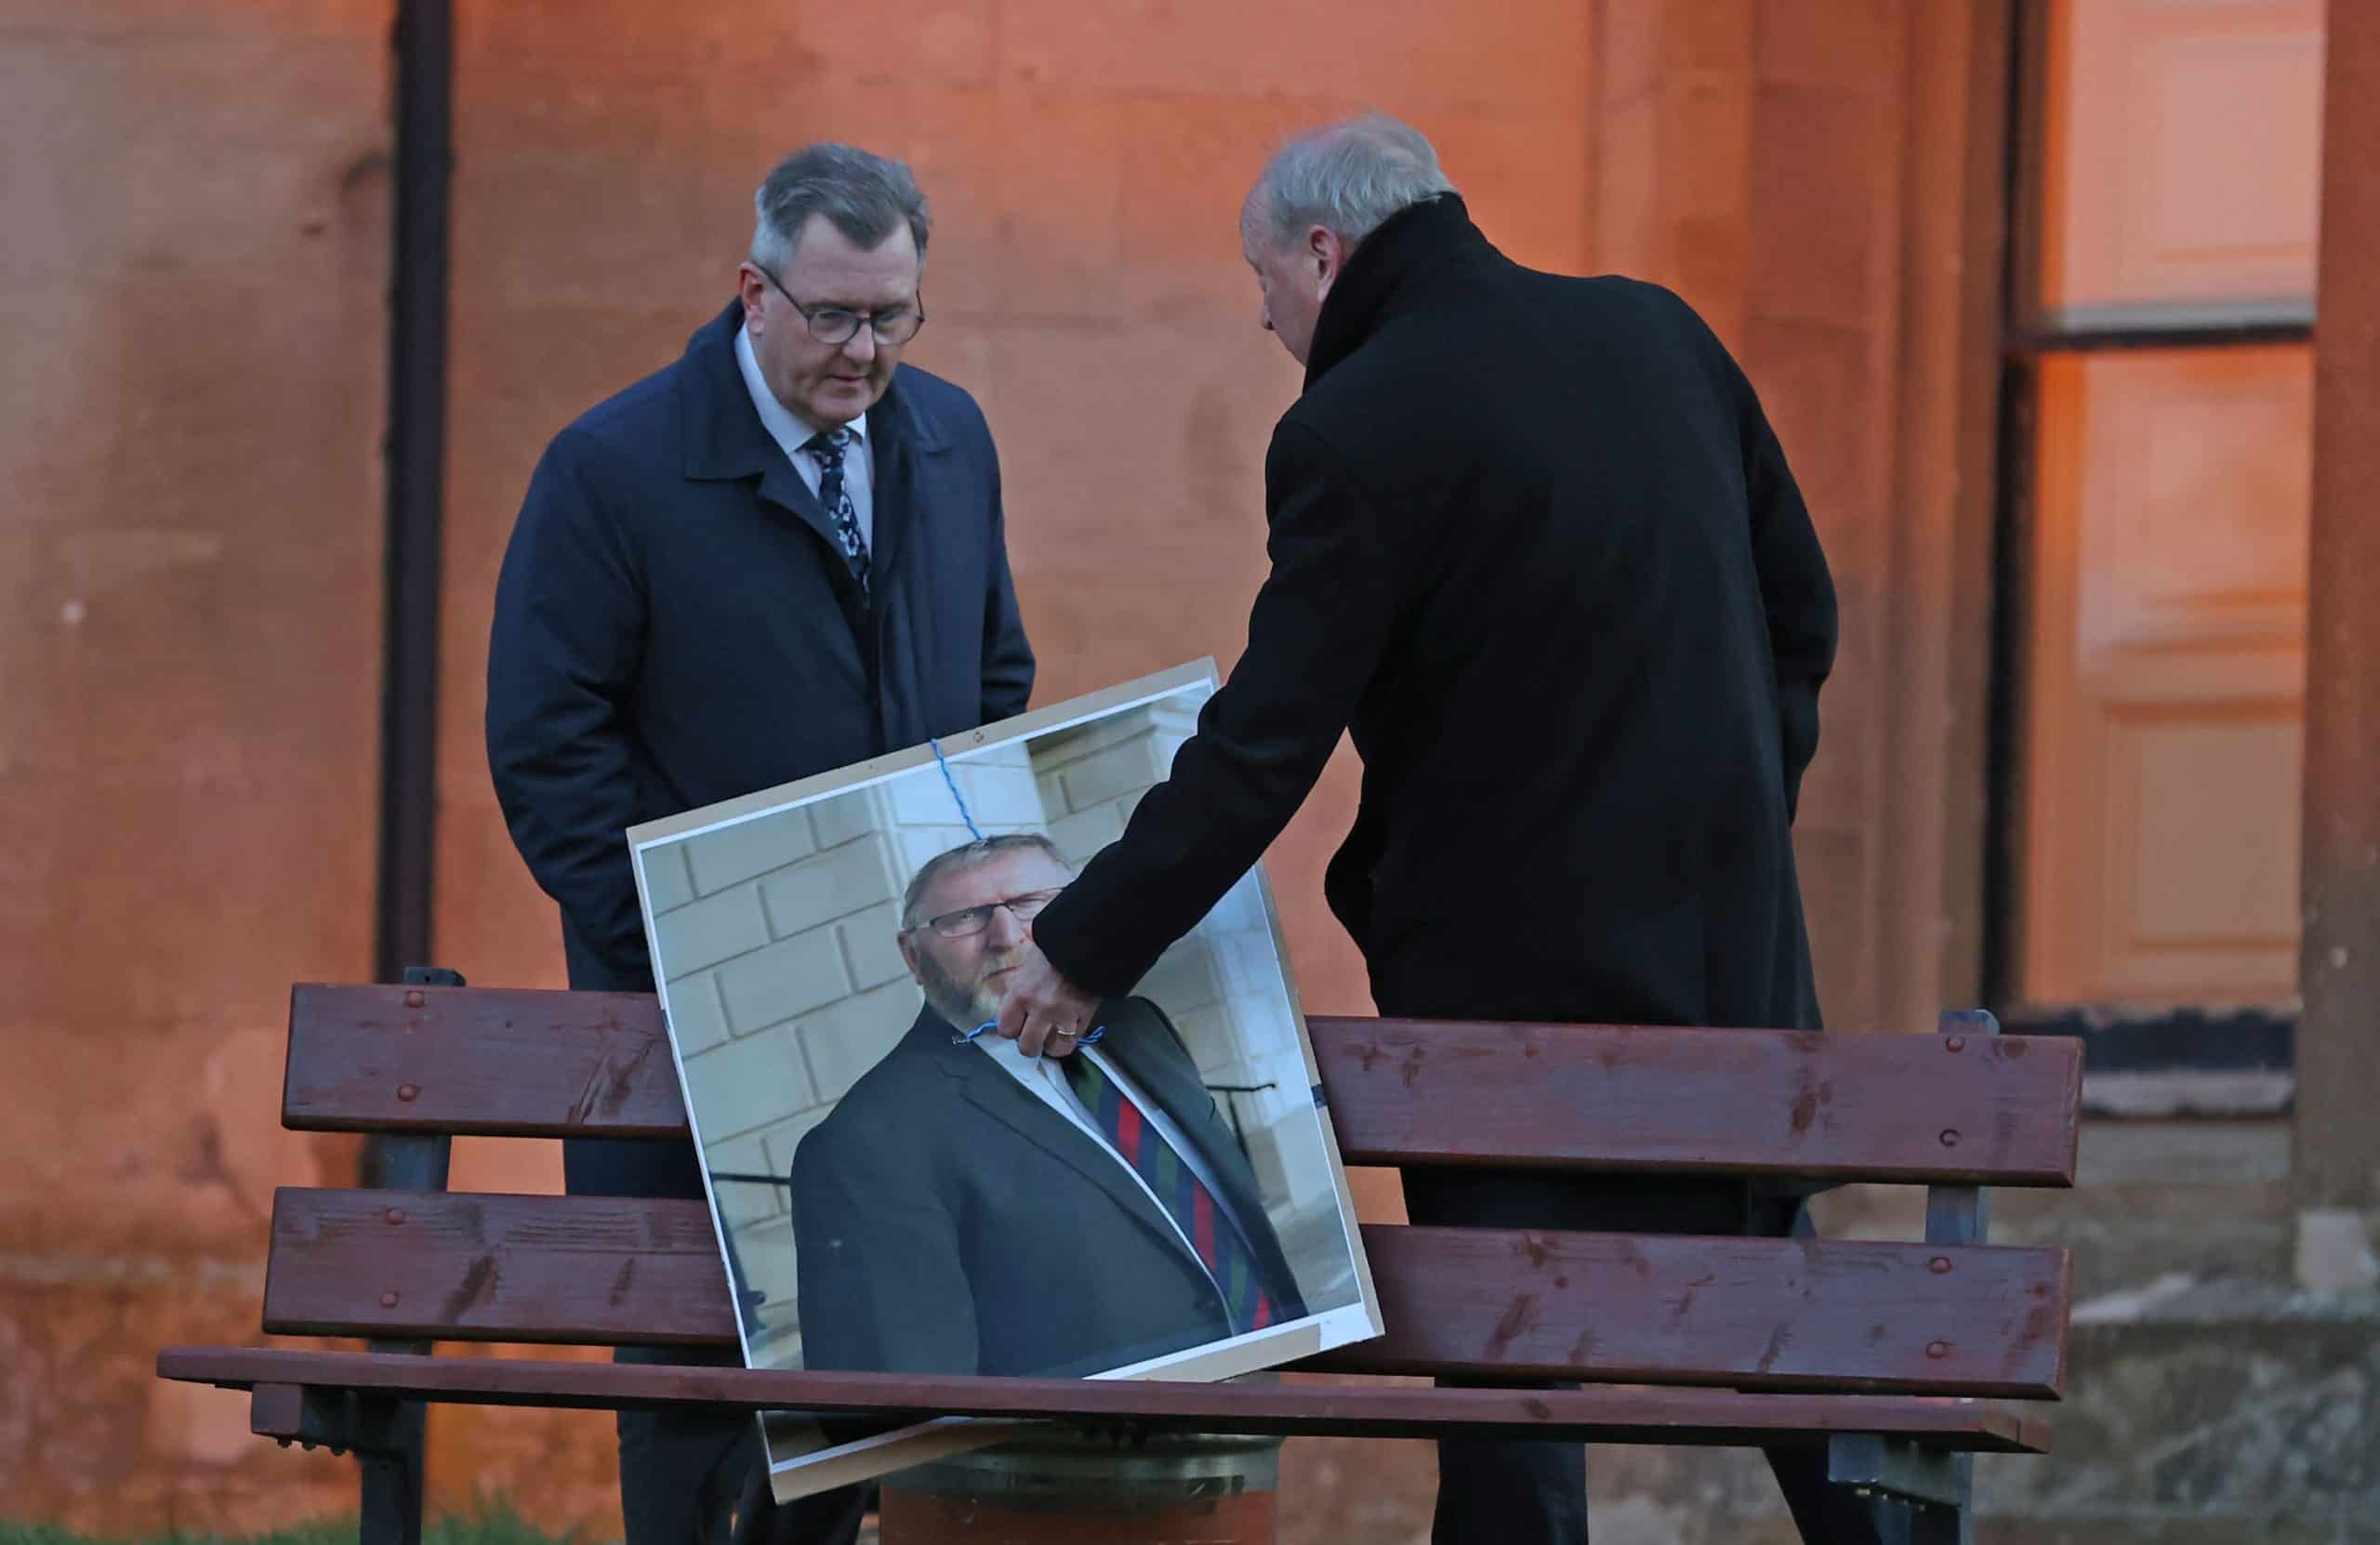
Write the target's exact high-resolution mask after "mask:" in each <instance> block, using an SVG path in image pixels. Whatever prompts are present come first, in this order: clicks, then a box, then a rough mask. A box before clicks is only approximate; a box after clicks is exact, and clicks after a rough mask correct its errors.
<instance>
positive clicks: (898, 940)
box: [893, 931, 925, 982]
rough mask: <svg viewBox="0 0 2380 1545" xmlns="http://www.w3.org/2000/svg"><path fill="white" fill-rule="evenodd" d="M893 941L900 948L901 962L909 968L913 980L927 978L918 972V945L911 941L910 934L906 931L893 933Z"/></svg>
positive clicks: (920, 980) (921, 980)
mask: <svg viewBox="0 0 2380 1545" xmlns="http://www.w3.org/2000/svg"><path fill="white" fill-rule="evenodd" d="M893 944H895V945H896V946H897V947H898V948H899V949H900V951H901V964H903V965H905V966H906V967H908V968H909V975H910V977H911V978H912V979H913V980H916V981H919V982H923V981H924V980H925V978H924V977H922V976H919V974H918V946H917V945H916V944H912V943H910V942H909V935H908V934H907V932H906V931H904V932H900V933H895V934H894V935H893Z"/></svg>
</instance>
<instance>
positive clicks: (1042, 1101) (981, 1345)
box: [793, 834, 1305, 1378]
mask: <svg viewBox="0 0 2380 1545" xmlns="http://www.w3.org/2000/svg"><path fill="white" fill-rule="evenodd" d="M1070 878H1072V873H1071V871H1070V870H1069V869H1068V868H1067V867H1066V865H1065V862H1064V859H1062V858H1061V857H1060V856H1059V855H1058V852H1057V850H1056V849H1055V848H1054V847H1052V846H1051V844H1050V842H1049V841H1048V839H1045V838H1041V837H1038V836H1033V835H1029V834H1028V835H1018V836H1008V837H993V838H989V839H985V840H982V841H979V842H972V843H968V844H966V845H964V846H962V847H959V848H955V849H952V850H951V851H950V852H945V853H942V854H939V855H937V856H936V857H934V858H933V859H932V860H930V861H929V862H928V863H927V864H926V865H924V866H923V867H922V868H920V869H919V871H918V875H917V878H916V879H915V880H913V881H912V882H911V884H910V887H909V892H908V896H907V898H906V901H905V904H904V906H903V914H902V919H901V931H900V934H899V936H898V944H899V946H900V950H901V954H902V957H903V958H904V959H906V961H907V962H908V965H909V971H910V973H911V974H912V975H913V976H914V977H915V978H916V979H917V982H918V984H919V987H920V988H921V989H922V990H923V992H924V994H925V999H926V1002H925V1007H924V1008H923V1009H922V1010H920V1011H919V1015H918V1019H917V1023H915V1024H914V1025H912V1026H911V1027H910V1029H909V1031H908V1033H907V1034H906V1036H904V1037H902V1039H901V1040H900V1042H899V1043H898V1044H897V1045H896V1046H895V1047H894V1048H893V1050H892V1051H891V1052H890V1053H889V1054H888V1055H887V1056H885V1057H884V1059H883V1060H882V1061H880V1062H879V1063H877V1064H876V1065H875V1066H873V1067H871V1068H869V1069H868V1070H867V1072H866V1073H865V1074H863V1075H861V1076H860V1078H859V1081H858V1082H857V1083H855V1084H853V1086H852V1089H851V1090H850V1091H849V1092H848V1093H846V1094H845V1095H844V1096H843V1097H842V1099H841V1100H840V1101H839V1102H838V1103H836V1106H835V1109H834V1112H833V1114H831V1115H829V1116H827V1117H826V1120H825V1121H823V1122H821V1123H820V1124H819V1125H818V1126H817V1127H815V1128H813V1129H811V1130H810V1131H809V1132H808V1133H807V1134H805V1135H804V1136H803V1138H802V1140H801V1142H800V1145H799V1146H798V1147H797V1148H796V1149H795V1150H794V1155H793V1232H794V1263H795V1270H796V1273H797V1274H798V1279H799V1300H798V1302H799V1307H800V1319H801V1338H802V1364H803V1366H804V1367H812V1368H858V1369H867V1370H874V1371H882V1372H901V1373H1005V1374H1038V1375H1043V1376H1048V1377H1053V1378H1064V1377H1080V1376H1084V1375H1089V1374H1093V1373H1099V1372H1103V1371H1105V1370H1109V1369H1114V1368H1118V1367H1125V1366H1127V1365H1129V1364H1133V1363H1139V1362H1142V1361H1144V1360H1146V1359H1149V1358H1153V1357H1158V1356H1163V1355H1165V1354H1170V1353H1176V1352H1182V1351H1185V1350H1188V1349H1191V1348H1196V1347H1201V1346H1205V1345H1209V1344H1210V1343H1212V1342H1215V1341H1220V1340H1224V1339H1225V1338H1227V1337H1230V1336H1234V1335H1238V1334H1242V1333H1244V1332H1247V1331H1250V1330H1261V1329H1263V1328H1264V1327H1267V1326H1273V1325H1279V1324H1283V1323H1286V1322H1287V1321H1289V1320H1293V1319H1299V1318H1302V1317H1303V1315H1304V1314H1305V1308H1304V1303H1303V1299H1302V1295H1301V1294H1300V1292H1299V1290H1298V1287H1297V1280H1296V1278H1295V1276H1294V1275H1293V1274H1291V1272H1290V1269H1289V1262H1288V1261H1287V1260H1286V1259H1285V1258H1284V1256H1283V1255H1282V1252H1281V1245H1280V1240H1279V1238H1278V1236H1277V1235H1276V1234H1275V1232H1274V1229H1273V1225H1272V1223H1271V1222H1270V1221H1268V1220H1267V1218H1266V1216H1265V1212H1264V1200H1263V1195H1262V1194H1261V1192H1260V1190H1259V1188H1258V1184H1257V1180H1256V1174H1255V1171H1254V1170H1253V1169H1250V1166H1249V1163H1248V1159H1247V1156H1246V1155H1244V1154H1242V1153H1241V1152H1240V1149H1239V1145H1238V1143H1237V1142H1235V1141H1234V1140H1233V1137H1232V1133H1231V1129H1230V1127H1228V1126H1227V1125H1226V1124H1225V1123H1224V1121H1223V1115H1222V1113H1221V1112H1219V1111H1218V1110H1217V1109H1216V1108H1215V1102H1214V1097H1213V1096H1212V1095H1211V1094H1210V1093H1209V1092H1208V1091H1207V1088H1206V1085H1205V1084H1204V1082H1202V1081H1201V1080H1200V1078H1199V1076H1198V1067H1197V1063H1196V1062H1195V1061H1194V1060H1193V1059H1192V1057H1191V1055H1190V1051H1189V1049H1188V1048H1187V1047H1185V1046H1184V1045H1183V1041H1182V1038H1181V1035H1180V1033H1179V1032H1178V1031H1176V1030H1175V1029H1174V1027H1173V1024H1172V1022H1171V1021H1170V1020H1168V1019H1167V1018H1166V1016H1165V1014H1164V1012H1163V1011H1162V1010H1159V1009H1158V1008H1157V1005H1156V1004H1154V1003H1152V1002H1150V1001H1149V1000H1148V999H1146V998H1140V997H1131V998H1117V999H1114V1000H1112V1001H1110V1002H1107V1003H1104V1004H1101V1005H1100V1006H1099V1009H1098V1014H1097V1019H1098V1023H1099V1024H1100V1025H1101V1026H1102V1027H1103V1028H1104V1031H1105V1034H1104V1035H1103V1036H1102V1037H1100V1040H1099V1043H1098V1045H1096V1046H1093V1047H1088V1048H1085V1049H1083V1050H1079V1051H1078V1052H1077V1053H1076V1054H1075V1055H1074V1056H1073V1057H1070V1058H1067V1059H1065V1060H1064V1063H1061V1062H1060V1060H1059V1059H1056V1058H1050V1057H1045V1058H1040V1059H1038V1060H1033V1061H1028V1060H1027V1059H1025V1057H1024V1056H1023V1055H1022V1054H1021V1053H1020V1052H1019V1050H1018V1049H1017V1046H1016V1043H1015V1042H1014V1041H1011V1040H1005V1039H1002V1038H1001V1037H997V1036H982V1037H976V1038H974V1039H972V1040H971V1039H968V1038H967V1037H964V1036H962V1035H961V1034H960V1033H959V1032H960V1031H961V1030H962V1029H972V1028H974V1027H975V1026H977V1025H979V1024H982V1023H985V1022H986V1021H987V1020H988V1019H989V1018H990V1017H991V1013H992V1010H994V1009H995V1008H996V1007H997V1006H998V1001H999V989H1000V985H1001V984H1002V979H1003V977H1004V975H1005V973H1006V972H1007V971H1009V970H1010V969H1011V968H1012V967H1013V965H1014V964H1015V962H1016V960H1017V959H1018V957H1019V955H1020V952H1021V950H1022V948H1023V945H1024V943H1025V939H1026V938H1027V937H1028V936H1029V935H1030V932H1031V926H1032V922H1031V920H1032V918H1034V916H1035V915H1037V913H1038V910H1039V909H1040V908H1041V907H1042V906H1044V905H1047V904H1048V902H1049V900H1050V898H1051V896H1053V895H1054V894H1055V893H1056V892H1057V891H1060V890H1062V889H1064V886H1065V885H1066V883H1067V881H1068V880H1069V879H1070ZM1128 1104H1129V1106H1130V1107H1131V1117H1130V1119H1129V1121H1117V1120H1116V1119H1115V1118H1116V1116H1117V1115H1118V1114H1120V1113H1121V1111H1122V1110H1123V1109H1124V1108H1125V1106H1126V1105H1128ZM1103 1116H1104V1117H1105V1120H1106V1124H1105V1125H1103ZM1127 1148H1129V1149H1130V1153H1129V1154H1127V1152H1126V1149H1127ZM1201 1193H1203V1195H1201ZM1201 1251H1204V1252H1206V1254H1204V1255H1202V1254H1201V1253H1200V1252H1201Z"/></svg>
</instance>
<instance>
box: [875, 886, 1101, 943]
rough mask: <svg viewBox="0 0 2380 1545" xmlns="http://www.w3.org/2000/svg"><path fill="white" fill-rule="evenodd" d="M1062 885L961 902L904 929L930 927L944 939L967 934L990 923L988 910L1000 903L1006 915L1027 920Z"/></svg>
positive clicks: (912, 929)
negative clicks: (952, 909) (979, 902)
mask: <svg viewBox="0 0 2380 1545" xmlns="http://www.w3.org/2000/svg"><path fill="white" fill-rule="evenodd" d="M1064 889H1065V887H1064V886H1063V885H1061V886H1059V887H1058V888H1057V890H1052V891H1026V892H1025V894H1023V895H1021V896H1011V897H1009V898H1008V899H1007V900H1005V901H996V902H985V904H984V905H981V906H962V907H960V908H959V910H958V911H956V912H945V913H944V914H942V916H940V917H938V918H927V919H926V920H925V921H924V922H921V923H918V924H916V925H915V926H913V927H911V928H909V929H908V930H906V931H907V932H910V933H915V932H917V931H919V929H926V928H930V929H932V930H933V931H935V932H936V933H939V934H941V935H942V936H943V937H944V938H945V939H966V938H971V937H972V936H973V935H975V934H978V933H981V932H983V931H984V930H985V929H987V928H989V927H991V926H992V914H993V913H995V912H997V911H998V910H999V909H1000V908H1001V907H1007V908H1008V915H1009V916H1010V917H1012V918H1015V919H1016V920H1017V921H1018V922H1021V923H1025V922H1031V921H1032V920H1033V919H1034V918H1037V917H1039V916H1040V915H1041V909H1042V908H1043V907H1045V906H1047V905H1050V904H1051V902H1053V901H1056V900H1057V899H1058V891H1063V890H1064Z"/></svg>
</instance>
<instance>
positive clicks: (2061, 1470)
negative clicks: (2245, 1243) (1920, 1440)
mask: <svg viewBox="0 0 2380 1545" xmlns="http://www.w3.org/2000/svg"><path fill="white" fill-rule="evenodd" d="M2052 1420H2053V1421H2054V1422H2055V1423H2056V1447H2055V1450H2054V1452H2053V1453H2052V1454H2051V1455H2050V1456H2048V1457H2047V1458H2046V1459H2042V1460H2037V1461H2033V1462H2030V1463H2028V1462H2024V1461H2011V1460H2008V1459H2000V1458H1990V1459H1983V1460H1981V1461H1979V1462H1978V1464H1977V1483H1976V1484H1977V1493H1978V1496H1979V1498H1980V1499H1981V1500H1982V1504H1983V1512H1984V1514H1985V1515H1986V1516H1990V1517H1996V1518H2000V1519H2022V1520H2025V1521H2027V1522H2028V1524H2029V1525H2033V1526H2035V1528H2036V1530H2037V1532H2030V1533H2025V1534H2022V1535H2021V1536H2012V1537H2011V1538H2024V1539H2026V1540H2029V1541H2030V1540H2035V1539H2050V1538H2069V1537H2070V1538H2074V1539H2077V1540H2081V1539H2083V1538H2086V1537H2087V1538H2090V1539H2091V1540H2093V1541H2095V1542H2099V1541H2107V1540H2112V1539H2117V1538H2143V1539H2156V1540H2161V1541H2162V1540H2171V1541H2175V1542H2183V1541H2188V1542H2191V1545H2196V1542H2197V1541H2200V1540H2205V1541H2207V1542H2209V1545H2212V1542H2213V1541H2215V1540H2217V1539H2223V1540H2232V1539H2238V1540H2248V1539H2254V1540H2256V1541H2258V1542H2259V1545H2297V1542H2299V1541H2307V1542H2312V1541H2321V1542H2323V1545H2335V1542H2339V1541H2349V1540H2352V1541H2355V1542H2357V1545H2373V1542H2375V1541H2380V1294H2374V1293H2360V1294H2314V1293H2307V1292H2302V1291H2298V1290H2295V1289H2293V1288H2288V1287H2281V1286H2279V1285H2276V1284H2272V1283H2255V1282H2247V1281H2240V1280H2228V1281H2192V1280H2190V1279H2188V1278H2186V1277H2182V1276H2179V1275H2175V1276H2174V1277H2170V1278H2168V1279H2166V1280H2165V1281H2164V1282H2162V1283H2161V1284H2157V1285H2153V1286H2152V1287H2150V1288H2149V1289H2146V1290H2143V1291H2141V1292H2139V1293H2136V1294H2133V1295H2129V1296H2127V1297H2122V1298H2112V1297H2111V1298H2109V1299H2103V1300H2100V1301H2097V1302H2096V1303H2094V1304H2088V1305H2083V1306H2079V1307H2078V1309H2077V1312H2076V1315H2075V1324H2074V1327H2073V1330H2072V1333H2071V1335H2070V1337H2069V1343H2068V1377H2067V1397H2066V1399H2065V1400H2064V1401H2063V1402H2061V1403H2060V1405H2059V1406H2057V1408H2056V1411H2055V1412H2054V1413H2053V1416H2052ZM2218 1521H2219V1522H2221V1523H2223V1524H2225V1525H2228V1532H2224V1530H2222V1529H2216V1528H2215V1527H2214V1525H2215V1524H2216V1523H2217V1522H2218ZM2043 1525H2056V1528H2057V1529H2060V1530H2065V1531H2067V1533H2065V1534H2053V1533H2049V1532H2038V1531H2039V1530H2040V1528H2041V1526H2043ZM2115 1525H2122V1526H2123V1527H2124V1528H2126V1529H2130V1530H2132V1531H2134V1533H2133V1534H2132V1535H2131V1536H2125V1535H2122V1534H2119V1533H2117V1532H2115V1528H2114V1526H2115ZM2193 1531H2197V1532H2193Z"/></svg>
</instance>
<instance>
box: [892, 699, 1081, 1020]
mask: <svg viewBox="0 0 2380 1545" xmlns="http://www.w3.org/2000/svg"><path fill="white" fill-rule="evenodd" d="M926 744H927V745H928V746H932V747H933V759H934V760H935V761H936V762H937V763H939V764H940V765H941V767H942V781H943V782H944V783H945V785H947V786H949V788H950V799H951V803H953V804H955V805H957V806H958V807H959V819H960V820H961V821H964V822H966V823H967V835H969V836H970V837H972V838H973V839H975V840H976V841H978V842H981V841H982V840H983V839H984V828H983V827H981V826H979V825H975V817H974V816H973V815H972V814H971V813H970V812H968V809H967V796H965V795H964V794H961V793H959V780H958V778H957V777H956V776H954V775H953V774H952V773H951V771H950V759H949V758H948V757H945V756H944V755H943V754H942V742H941V741H940V740H937V739H936V738H934V737H933V736H932V735H928V736H927V737H926ZM998 1023H999V1022H998V1020H988V1019H987V1020H985V1022H984V1023H981V1024H979V1025H977V1026H975V1028H973V1029H972V1030H961V1031H960V1032H959V1034H957V1035H955V1036H953V1037H950V1039H951V1042H952V1044H954V1045H958V1046H964V1045H966V1044H967V1043H968V1042H969V1041H972V1040H973V1039H974V1038H975V1037H978V1036H980V1035H982V1034H983V1033H984V1032H985V1031H986V1030H990V1029H992V1028H994V1027H995V1026H997V1025H998ZM1105 1034H1107V1026H1105V1025H1104V1024H1100V1025H1094V1026H1092V1027H1091V1034H1090V1035H1088V1036H1085V1037H1082V1039H1080V1040H1078V1041H1077V1042H1076V1043H1075V1044H1076V1045H1077V1046H1089V1045H1090V1044H1091V1042H1093V1041H1095V1040H1097V1039H1098V1038H1099V1037H1102V1036H1104V1035H1105Z"/></svg>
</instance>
